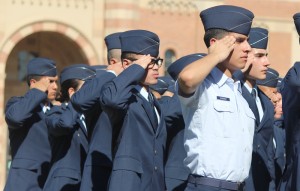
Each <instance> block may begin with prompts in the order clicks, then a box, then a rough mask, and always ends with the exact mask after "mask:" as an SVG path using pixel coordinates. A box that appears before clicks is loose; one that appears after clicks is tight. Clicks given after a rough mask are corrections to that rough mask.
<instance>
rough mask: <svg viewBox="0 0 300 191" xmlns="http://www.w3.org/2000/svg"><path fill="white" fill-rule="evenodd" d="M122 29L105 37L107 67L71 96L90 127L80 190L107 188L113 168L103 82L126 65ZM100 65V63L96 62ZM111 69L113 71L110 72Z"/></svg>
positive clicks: (109, 123)
mask: <svg viewBox="0 0 300 191" xmlns="http://www.w3.org/2000/svg"><path fill="white" fill-rule="evenodd" d="M120 34H121V33H113V34H110V35H108V36H107V37H106V38H105V44H106V47H107V51H108V53H107V55H108V62H109V65H108V66H107V68H106V70H97V71H96V72H97V76H96V78H94V79H92V80H89V81H87V82H86V83H85V84H84V85H83V86H82V88H81V89H80V91H78V92H76V93H75V94H74V95H73V96H72V99H71V102H72V103H73V105H74V108H75V109H76V110H77V111H79V112H81V113H84V114H85V116H86V118H87V124H88V127H89V131H90V132H89V137H90V138H89V151H88V154H87V158H86V162H85V165H84V170H83V175H82V182H81V187H80V190H82V191H87V190H96V191H98V190H107V183H108V179H109V176H110V173H111V169H112V156H111V142H112V129H111V121H110V119H112V120H113V119H114V118H115V116H110V117H109V116H108V115H107V114H106V113H105V112H103V111H102V109H101V105H100V102H99V97H100V92H101V88H102V86H103V84H105V83H106V82H108V81H110V80H112V79H114V78H115V77H116V75H115V74H119V73H120V72H121V71H122V70H123V68H122V65H121V44H120V39H119V36H120ZM94 67H99V66H94ZM108 71H110V72H108Z"/></svg>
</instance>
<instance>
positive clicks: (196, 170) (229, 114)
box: [179, 67, 255, 182]
mask: <svg viewBox="0 0 300 191" xmlns="http://www.w3.org/2000/svg"><path fill="white" fill-rule="evenodd" d="M179 97H180V101H181V106H182V113H183V117H184V121H185V135H184V147H185V150H186V152H187V157H186V158H185V160H184V164H185V165H186V166H187V167H188V168H189V169H190V171H191V173H192V174H196V175H201V176H205V177H210V178H216V179H221V180H227V181H233V182H242V181H244V180H245V179H246V178H247V176H248V174H249V169H250V165H251V157H252V143H253V134H254V127H255V117H254V115H253V113H252V111H251V110H250V108H249V106H248V103H247V102H246V100H245V99H244V98H243V96H242V93H241V84H240V82H239V81H236V82H234V81H233V79H231V78H228V77H227V76H226V75H224V74H223V73H222V72H221V71H220V70H219V69H218V68H216V67H215V68H214V69H213V70H212V71H211V73H210V74H209V75H208V76H207V77H206V79H205V80H204V81H203V83H202V84H200V85H199V87H198V88H197V90H196V92H195V93H194V94H193V95H192V96H191V97H188V98H184V97H181V96H179Z"/></svg>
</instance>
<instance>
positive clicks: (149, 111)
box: [134, 89, 156, 132]
mask: <svg viewBox="0 0 300 191" xmlns="http://www.w3.org/2000/svg"><path fill="white" fill-rule="evenodd" d="M134 91H135V93H136V95H137V96H138V97H139V98H140V99H141V100H142V103H141V104H142V107H143V109H144V110H145V112H146V114H147V117H148V118H149V121H150V123H151V125H152V128H153V130H154V132H155V129H156V128H155V121H154V120H155V118H154V116H153V112H152V108H151V105H150V103H149V102H148V101H147V100H146V99H145V98H144V97H143V96H142V95H141V94H140V93H139V92H138V91H137V90H136V89H134Z"/></svg>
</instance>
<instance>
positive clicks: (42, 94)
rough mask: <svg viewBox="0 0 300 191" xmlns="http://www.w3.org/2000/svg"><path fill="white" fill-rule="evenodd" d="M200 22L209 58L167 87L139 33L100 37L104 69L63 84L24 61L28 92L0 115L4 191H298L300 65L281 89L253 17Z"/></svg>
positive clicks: (168, 79) (48, 68)
mask: <svg viewBox="0 0 300 191" xmlns="http://www.w3.org/2000/svg"><path fill="white" fill-rule="evenodd" d="M200 17H201V20H202V23H203V26H204V30H205V35H204V43H205V45H206V46H207V48H208V51H207V53H194V54H190V55H186V56H183V57H181V58H179V59H177V60H176V61H175V62H174V63H172V64H171V65H170V66H169V68H168V69H167V71H168V73H169V76H164V77H161V76H159V72H158V71H159V68H160V67H161V66H162V63H163V59H162V58H160V57H159V46H160V39H159V37H158V36H157V35H156V34H155V33H153V32H151V31H147V30H140V29H138V30H129V31H124V32H116V33H113V34H110V35H108V36H106V37H105V39H104V40H105V44H106V46H107V64H106V65H96V66H89V65H87V64H71V65H70V66H67V67H65V68H64V69H63V70H62V71H61V72H60V74H58V73H57V69H56V63H55V61H53V60H51V58H50V59H49V58H40V57H39V58H34V59H32V60H30V61H29V63H28V64H27V83H28V86H29V90H28V91H27V93H26V94H25V95H24V96H20V97H12V98H11V99H10V100H9V101H8V102H7V104H6V108H5V119H6V122H7V125H8V129H9V139H10V149H11V154H12V163H11V168H10V171H9V175H8V177H7V182H6V185H5V188H4V190H5V191H22V190H24V191H38V190H45V191H69V190H70V191H76V190H78V191H79V190H81V191H89V190H94V191H106V190H109V191H166V190H168V191H171V190H174V191H180V190H187V191H217V190H218V191H220V190H221V191H225V190H246V191H275V190H280V191H298V190H300V176H299V174H300V164H299V163H300V147H298V146H299V145H300V141H299V140H300V131H299V130H298V129H300V123H299V118H300V117H299V116H300V115H299V114H300V107H299V105H298V104H299V102H300V63H298V62H296V63H295V65H294V66H293V67H292V68H291V69H290V70H289V71H288V73H287V75H286V76H285V77H284V78H283V79H282V78H280V77H279V74H278V72H277V71H276V70H274V69H272V68H271V67H270V66H271V65H272V63H270V62H269V60H268V57H267V55H268V30H267V29H264V28H259V27H253V28H251V25H252V21H253V19H254V15H253V13H252V12H251V11H250V10H247V9H244V8H242V7H237V6H231V5H221V6H215V7H211V8H208V9H206V10H203V11H202V12H201V13H200ZM294 21H295V26H296V28H297V31H298V32H299V33H300V14H299V13H297V14H295V15H294ZM269 46H272V44H270V45H269ZM58 85H60V91H59V92H58ZM298 135H299V136H298ZM298 162H299V163H298ZM298 164H299V165H298Z"/></svg>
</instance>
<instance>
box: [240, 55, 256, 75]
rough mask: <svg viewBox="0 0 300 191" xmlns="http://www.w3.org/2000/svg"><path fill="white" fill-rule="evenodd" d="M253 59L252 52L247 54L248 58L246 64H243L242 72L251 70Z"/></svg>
mask: <svg viewBox="0 0 300 191" xmlns="http://www.w3.org/2000/svg"><path fill="white" fill-rule="evenodd" d="M253 60H254V55H253V54H248V58H247V62H246V65H245V67H244V68H243V69H242V70H241V71H242V72H243V73H245V72H247V71H249V70H251V68H252V63H253Z"/></svg>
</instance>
